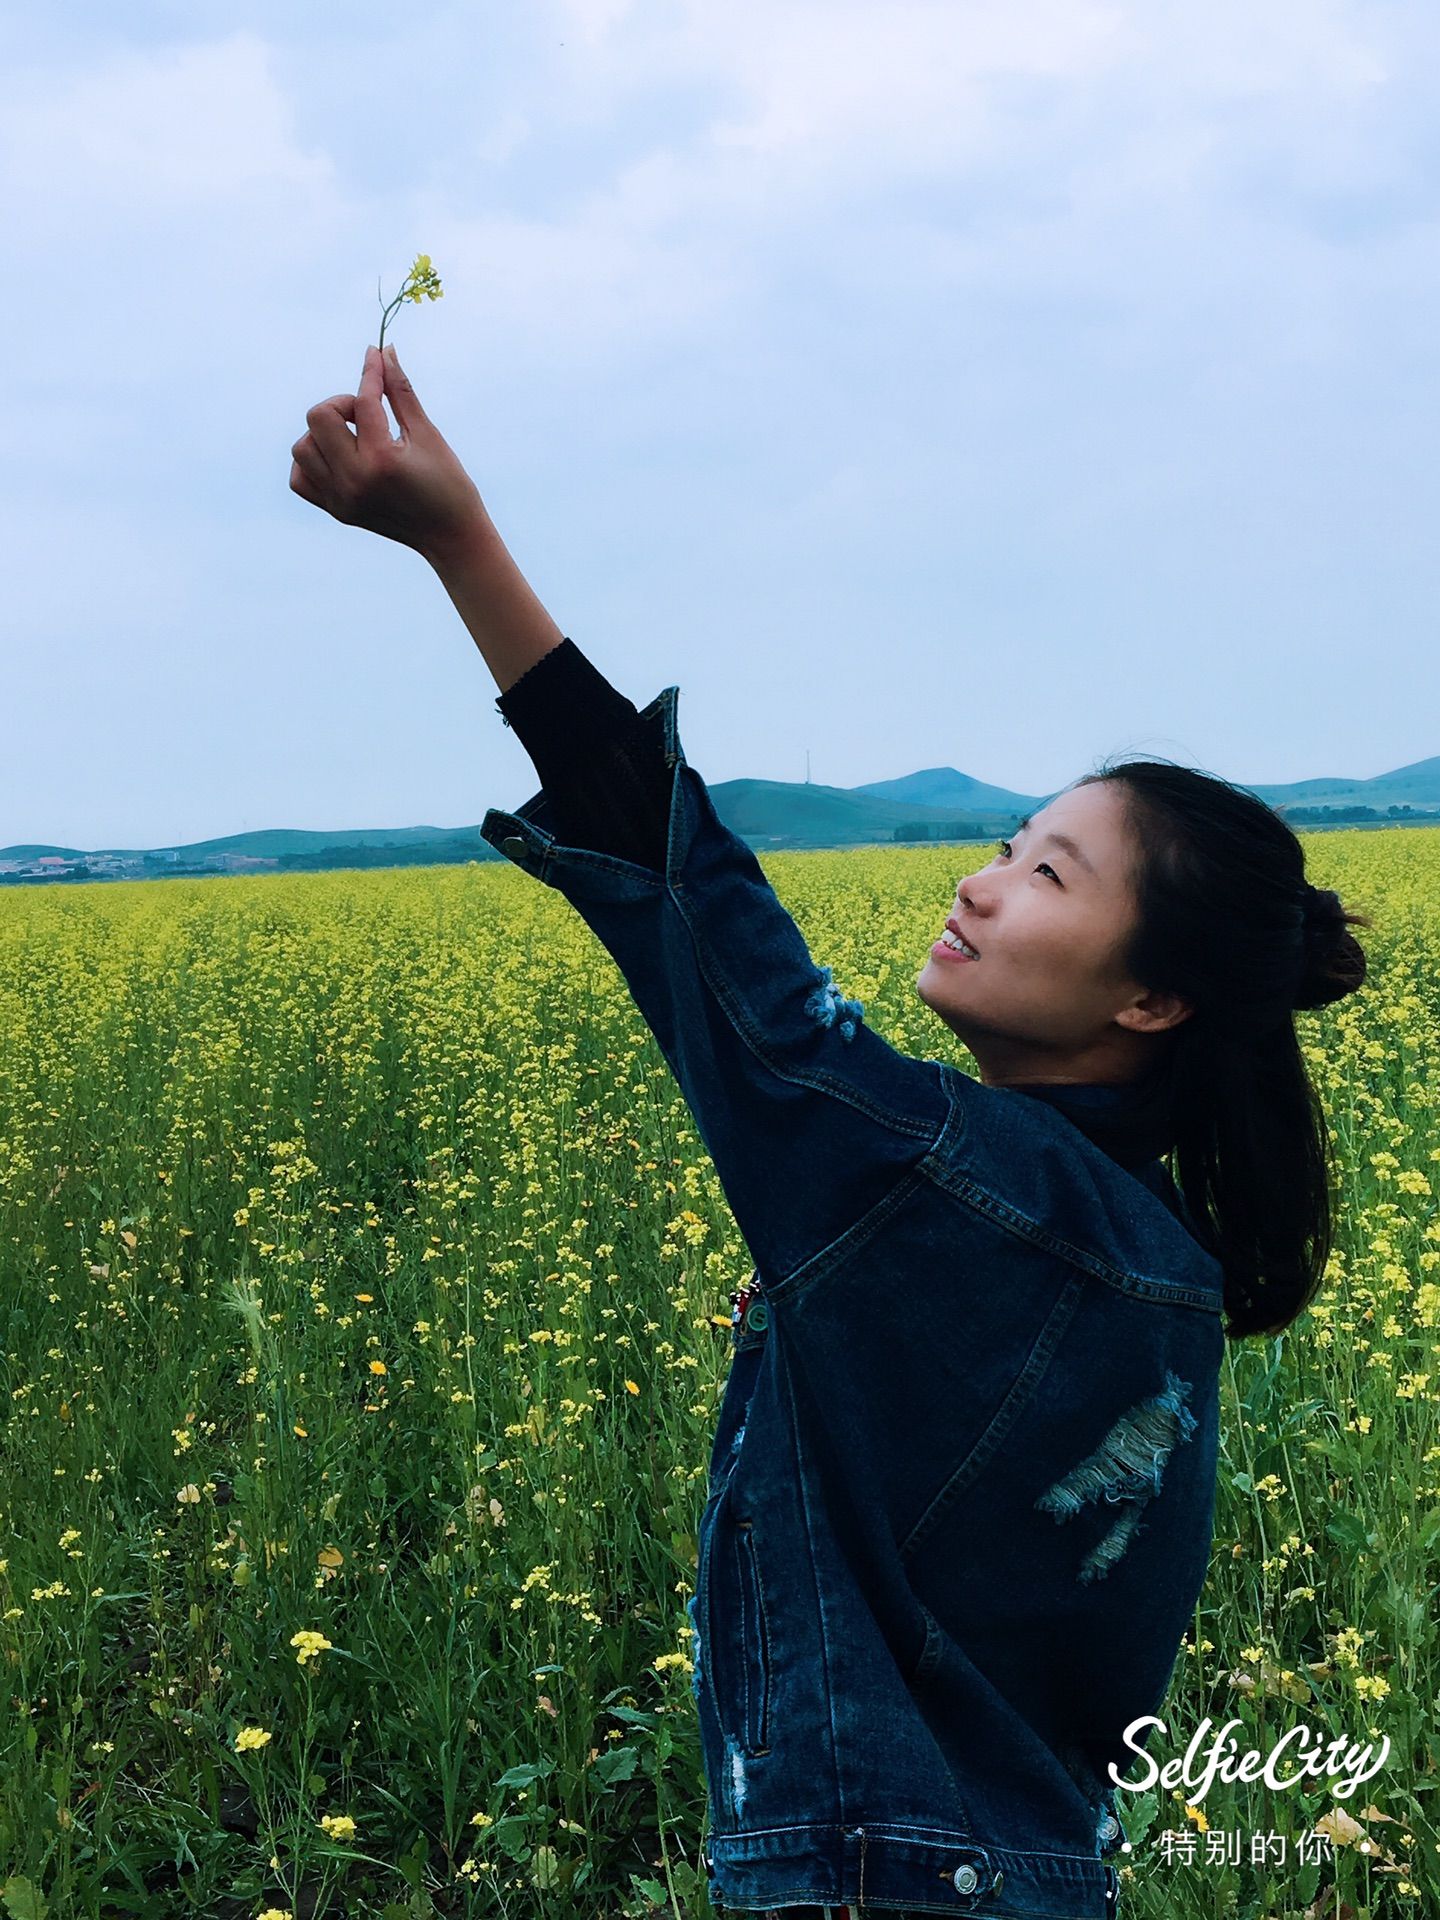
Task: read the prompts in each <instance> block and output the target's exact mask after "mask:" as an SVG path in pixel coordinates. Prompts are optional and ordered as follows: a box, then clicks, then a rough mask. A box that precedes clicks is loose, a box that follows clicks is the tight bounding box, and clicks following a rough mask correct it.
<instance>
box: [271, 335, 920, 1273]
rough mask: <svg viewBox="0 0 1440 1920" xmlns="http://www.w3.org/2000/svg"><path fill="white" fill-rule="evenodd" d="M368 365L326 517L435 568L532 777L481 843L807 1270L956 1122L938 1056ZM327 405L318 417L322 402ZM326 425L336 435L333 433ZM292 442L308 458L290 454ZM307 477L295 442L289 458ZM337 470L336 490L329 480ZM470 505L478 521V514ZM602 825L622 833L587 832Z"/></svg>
mask: <svg viewBox="0 0 1440 1920" xmlns="http://www.w3.org/2000/svg"><path fill="white" fill-rule="evenodd" d="M385 391H386V392H387V393H388V394H390V396H391V399H392V404H393V405H394V407H395V412H396V417H397V419H398V420H399V422H400V425H401V428H402V433H403V438H402V440H401V441H399V442H396V441H392V440H390V438H389V433H388V428H387V427H386V424H385V419H384V414H383V410H382V409H381V406H380V370H379V367H378V364H377V362H376V361H375V360H374V358H373V357H372V358H369V359H367V363H366V370H365V375H364V378H363V379H362V382H361V390H360V393H359V395H358V396H357V397H356V400H355V403H354V407H353V413H354V417H355V420H356V423H357V426H358V428H359V434H358V438H352V437H351V436H350V435H349V434H348V432H347V431H346V429H345V426H344V424H343V421H344V418H346V417H348V415H346V414H345V410H344V405H343V401H344V397H343V396H341V397H340V398H339V400H337V402H335V403H326V408H318V409H312V410H311V416H310V417H311V422H312V428H313V430H314V433H315V437H316V440H317V441H318V442H320V444H321V446H322V447H325V446H326V443H327V442H328V452H329V455H330V458H329V460H328V461H327V462H326V463H325V471H326V473H327V474H328V475H329V476H330V478H329V479H328V480H322V481H318V482H316V483H315V484H316V486H317V488H319V487H324V488H327V489H328V494H327V496H326V497H319V496H318V494H317V496H312V495H311V494H310V493H308V492H305V490H304V488H303V487H302V486H297V485H296V484H295V482H294V480H292V483H291V484H292V486H294V487H295V491H297V492H301V493H303V494H304V497H306V498H311V497H315V500H316V504H317V505H324V506H326V507H327V510H328V511H330V512H332V513H334V514H336V517H337V518H341V519H344V520H346V521H347V523H349V524H354V525H361V526H366V527H368V528H369V529H370V530H371V531H373V532H377V533H381V534H383V535H384V536H385V537H387V538H390V539H398V540H401V541H402V542H403V544H406V545H410V546H413V547H415V548H416V550H417V551H419V552H421V553H422V554H423V555H424V556H425V558H426V559H427V560H429V561H430V563H431V565H432V566H433V567H434V568H435V570H436V572H437V573H438V574H439V576H440V578H441V580H442V582H443V583H444V585H445V587H446V590H447V591H448V592H449V594H450V597H451V599H452V601H453V602H454V604H455V607H456V610H457V611H458V612H459V614H460V616H461V618H462V619H463V620H464V622H465V625H466V626H467V627H468V629H469V630H470V633H471V635H472V637H473V638H474V641H475V644H476V646H477V647H478V648H479V649H480V652H481V655H482V656H483V658H484V659H485V661H486V663H487V664H488V665H489V667H490V669H491V671H492V673H493V674H494V676H495V680H496V682H497V684H498V685H499V687H500V689H501V697H500V699H499V700H497V702H496V705H497V706H498V707H499V708H500V711H501V713H502V715H503V716H504V717H505V718H506V720H507V722H509V721H511V720H512V719H513V721H514V724H515V728H516V731H517V733H519V735H520V737H521V739H522V741H523V742H524V744H525V745H526V747H527V748H528V749H529V750H530V751H531V753H532V756H533V758H534V760H535V764H536V770H537V773H538V774H539V775H540V777H541V781H542V784H541V788H540V791H539V792H537V793H536V794H534V795H533V796H532V798H531V799H529V800H527V801H526V802H525V803H524V804H523V805H522V806H520V807H518V808H516V809H515V810H514V811H513V812H510V811H506V810H504V809H501V808H495V807H492V808H490V809H489V811H488V812H487V813H486V815H485V818H484V821H483V822H482V825H481V829H480V830H481V833H482V835H483V836H484V838H485V839H486V840H487V841H488V842H489V843H490V844H491V845H492V846H494V847H495V848H496V849H497V851H499V852H500V853H503V854H504V855H505V856H506V858H507V859H509V860H512V861H513V862H514V863H515V864H516V865H517V866H519V867H521V868H523V869H524V870H525V871H526V872H528V873H530V874H532V875H533V876H534V877H535V878H536V879H538V880H540V881H541V882H542V883H543V884H545V885H546V886H549V887H553V888H554V889H555V890H556V891H557V892H560V893H562V894H563V895H564V896H565V898H566V899H567V900H569V901H570V903H571V904H572V905H573V906H574V907H575V909H576V911H577V912H578V913H579V914H580V916H581V917H582V918H583V919H584V921H585V922H586V924H587V925H588V926H589V927H590V929H591V931H592V932H593V933H594V934H595V936H596V937H597V939H598V940H599V941H600V943H601V944H602V945H603V946H604V947H605V949H606V950H607V952H608V953H609V954H610V955H611V957H612V959H613V960H614V961H615V963H616V965H617V966H618V967H619V969H620V971H621V974H622V975H623V977H624V979H625V982H626V985H627V986H628V987H629V989H630V993H631V997H632V998H633V1000H634V1002H635V1004H636V1006H637V1007H638V1009H639V1011H640V1013H641V1015H642V1016H643V1018H644V1020H645V1022H646V1024H647V1026H648V1027H649V1028H650V1031H651V1032H652V1034H653V1035H654V1036H655V1039H656V1041H657V1043H658V1044H659V1047H660V1049H661V1052H662V1053H663V1054H664V1056H665V1059H666V1062H667V1064H668V1065H669V1067H670V1069H671V1071H672V1072H673V1073H674V1075H675V1078H676V1080H677V1082H678V1083H679V1086H680V1089H681V1092H682V1093H683V1094H684V1096H685V1099H686V1102H687V1104H688V1106H689V1107H690V1110H691V1112H692V1114H693V1115H694V1117H695V1120H696V1124H697V1126H698V1127H699V1130H700V1135H701V1138H702V1139H703V1140H704V1142H705V1145H706V1147H707V1149H708V1150H709V1152H710V1155H711V1158H712V1160H713V1161H714V1164H715V1169H716V1172H717V1173H718V1175H719V1177H720V1181H721V1184H722V1186H723V1187H724V1190H725V1195H726V1198H727V1199H728V1201H729V1202H730V1206H731V1209H732V1211H733V1213H734V1215H735V1219H736V1222H737V1224H738V1225H739V1227H740V1231H741V1232H742V1234H743V1235H744V1236H745V1238H746V1241H747V1242H748V1244H749V1247H750V1251H751V1254H752V1256H753V1258H754V1260H755V1264H756V1266H757V1268H758V1269H759V1271H760V1274H761V1277H762V1279H763V1280H766V1281H772V1282H773V1281H775V1280H778V1279H782V1278H787V1277H789V1276H791V1275H793V1274H797V1273H799V1272H800V1270H801V1269H802V1268H807V1267H809V1265H810V1263H811V1262H812V1261H814V1260H816V1259H817V1258H818V1257H819V1256H821V1255H823V1254H824V1253H825V1252H826V1250H827V1249H829V1248H831V1247H833V1246H834V1244H835V1243H836V1242H837V1241H838V1240H839V1239H840V1238H841V1237H842V1236H843V1235H845V1234H846V1233H847V1232H848V1231H849V1230H850V1229H851V1228H852V1227H853V1226H855V1225H856V1224H857V1223H858V1222H859V1221H860V1220H861V1218H862V1217H863V1216H864V1215H865V1214H866V1213H868V1212H869V1210H870V1209H871V1208H872V1207H874V1206H875V1205H877V1204H878V1203H879V1201H880V1200H881V1199H883V1198H885V1197H886V1196H887V1195H888V1194H890V1193H891V1192H892V1191H893V1190H894V1189H895V1187H896V1186H897V1185H898V1184H899V1183H901V1182H902V1181H905V1180H907V1179H908V1178H909V1177H910V1176H911V1175H912V1174H913V1172H914V1170H915V1168H916V1167H917V1165H918V1163H919V1162H920V1161H922V1160H923V1159H925V1158H926V1156H927V1155H928V1154H929V1153H930V1152H931V1150H932V1148H933V1147H934V1146H935V1145H936V1143H937V1141H938V1139H939V1137H940V1134H941V1132H942V1130H943V1128H944V1127H945V1125H946V1123H947V1121H948V1119H949V1118H950V1106H949V1100H948V1096H947V1094H946V1091H945V1086H944V1081H943V1075H942V1071H941V1068H940V1065H939V1063H938V1062H937V1061H934V1060H927V1061H922V1060H917V1059H915V1058H913V1057H912V1056H911V1055H909V1054H905V1053H901V1052H899V1051H897V1049H895V1048H894V1047H892V1046H890V1045H889V1043H888V1042H887V1041H885V1040H883V1039H882V1038H881V1037H880V1036H879V1035H878V1034H876V1033H875V1032H873V1031H872V1030H871V1028H870V1027H869V1025H868V1024H867V1023H866V1021H865V1019H864V1007H863V1005H862V1003H861V1002H860V1001H858V1000H853V999H851V998H849V997H848V996H847V995H845V994H844V993H843V992H842V991H841V990H840V988H839V987H838V986H837V985H835V984H834V983H833V981H832V977H831V969H830V968H829V967H819V966H817V965H816V963H815V961H814V959H813V958H812V957H811V954H810V952H809V949H808V947H807V946H806V943H805V941H804V939H803V937H802V935H801V933H800V930H799V928H798V927H797V926H796V924H795V921H794V920H793V919H792V917H791V916H790V914H789V913H788V912H787V911H786V910H785V908H784V906H783V905H782V903H781V902H780V900H779V898H778V897H777V895H776V893H775V890H774V888H773V887H772V886H771V885H770V882H769V881H768V879H767V878H766V876H765V874H764V872H763V871H762V869H761V867H760V863H759V861H758V860H757V859H756V857H755V855H754V853H753V852H752V851H751V849H750V848H749V847H748V846H747V845H746V844H745V842H744V841H743V840H741V839H740V838H739V836H738V835H736V834H734V833H732V832H731V831H730V830H729V829H728V828H727V827H726V826H725V825H724V823H723V822H722V821H721V820H720V818H719V816H718V814H717V813H716V811H715V807H714V803H713V801H712V799H711V796H710V793H709V790H708V788H707V787H706V784H705V782H704V780H703V779H702V778H701V776H700V775H699V774H698V773H697V772H696V771H695V770H694V768H692V767H691V766H689V765H688V764H687V762H686V760H685V755H684V752H683V750H682V748H681V745H680V739H679V733H678V730H677V725H676V698H677V696H678V693H679V689H678V688H677V687H667V688H665V689H664V691H663V692H662V693H660V694H659V695H657V696H656V698H655V699H653V700H652V701H650V703H649V704H648V705H647V706H646V707H645V708H644V709H643V711H640V712H638V713H637V711H636V710H635V708H634V707H633V706H632V705H631V703H630V702H629V701H628V700H626V699H625V698H624V696H623V695H621V694H619V693H618V692H617V691H616V690H615V689H614V688H613V687H611V686H610V684H609V682H608V681H606V680H605V679H604V677H603V676H602V675H601V674H600V673H599V672H598V671H597V670H596V669H595V668H594V667H593V666H592V665H591V664H590V663H589V662H588V661H587V660H586V659H585V657H584V656H583V654H581V653H580V650H579V649H578V648H577V647H576V646H575V644H574V642H573V641H570V640H568V639H567V638H566V636H564V635H562V634H561V633H560V632H559V629H558V628H557V627H556V626H555V624H554V622H553V621H552V620H551V619H550V616H549V615H548V614H547V613H546V612H545V609H544V608H543V607H542V606H541V604H540V602H539V600H538V599H537V598H536V596H535V595H534V593H533V592H532V591H531V589H530V587H529V585H528V584H527V583H526V581H525V580H524V578H523V576H522V575H521V573H520V571H519V569H518V568H517V567H516V565H515V563H514V561H513V560H512V559H511V557H510V555H509V553H508V551H507V550H506V548H505V545H504V542H503V541H502V540H501V539H500V537H499V535H498V534H497V533H496V532H495V530H494V528H493V526H491V524H490V521H489V516H488V514H486V513H485V512H484V508H483V506H482V505H481V504H480V501H479V495H478V494H477V493H475V492H474V489H473V486H472V485H471V483H470V481H469V477H468V475H466V474H465V472H464V469H463V468H462V467H460V465H459V462H458V461H456V460H455V457H454V455H453V454H452V453H451V452H450V450H449V448H448V447H447V446H446V445H445V443H444V441H443V440H441V439H440V437H439V435H438V434H436V433H435V430H434V428H433V427H431V426H430V424H429V422H428V420H426V418H425V416H424V414H423V412H422V411H421V410H420V408H419V404H418V402H417V401H416V400H415V398H414V395H413V392H412V390H411V389H410V388H409V386H408V383H406V384H404V385H396V384H395V376H394V375H393V373H392V371H391V369H389V368H388V367H387V369H386V373H385ZM327 409H328V412H327ZM337 435H338V439H337V438H336V436H337ZM302 452H303V453H304V455H305V459H304V460H302V457H301V456H302ZM295 457H296V463H297V469H298V470H299V471H300V473H301V475H302V476H305V477H308V476H309V475H310V473H311V466H310V465H309V464H307V462H308V461H309V459H310V454H309V450H308V449H306V448H305V446H304V443H303V442H302V443H301V444H300V446H298V447H297V449H296V450H295ZM337 475H338V476H339V477H338V478H337V477H336V476H337ZM482 516H483V517H482ZM600 817H604V818H608V819H609V820H610V821H611V823H612V828H613V830H614V831H615V832H617V833H619V834H621V835H623V836H628V838H621V839H620V840H618V841H617V840H614V839H608V838H606V837H605V836H606V834H607V832H609V831H610V830H611V829H608V828H605V827H597V825H596V821H597V818H600Z"/></svg>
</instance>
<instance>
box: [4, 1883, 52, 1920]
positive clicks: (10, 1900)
mask: <svg viewBox="0 0 1440 1920" xmlns="http://www.w3.org/2000/svg"><path fill="white" fill-rule="evenodd" d="M0 1900H3V1901H4V1903H5V1911H6V1913H8V1914H9V1915H10V1920H45V1916H46V1914H47V1913H49V1911H50V1909H49V1907H47V1906H46V1904H45V1896H44V1894H43V1893H41V1891H40V1889H39V1888H38V1887H37V1886H35V1885H34V1884H33V1883H32V1882H31V1881H29V1880H27V1879H26V1878H25V1876H24V1874H23V1873H17V1874H16V1875H15V1876H14V1877H13V1878H12V1879H10V1880H7V1881H6V1882H5V1885H4V1886H3V1887H0Z"/></svg>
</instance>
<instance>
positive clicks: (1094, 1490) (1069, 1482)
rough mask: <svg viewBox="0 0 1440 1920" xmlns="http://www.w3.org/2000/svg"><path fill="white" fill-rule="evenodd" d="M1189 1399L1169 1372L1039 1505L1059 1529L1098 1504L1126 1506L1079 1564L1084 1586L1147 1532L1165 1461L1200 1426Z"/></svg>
mask: <svg viewBox="0 0 1440 1920" xmlns="http://www.w3.org/2000/svg"><path fill="white" fill-rule="evenodd" d="M1189 1397H1190V1382H1189V1381H1188V1380H1182V1379H1181V1378H1180V1376H1179V1375H1178V1374H1176V1373H1172V1372H1171V1371H1170V1370H1169V1369H1168V1368H1167V1369H1166V1373H1165V1385H1164V1388H1163V1389H1162V1391H1161V1392H1159V1393H1157V1394H1156V1395H1155V1396H1154V1397H1153V1398H1152V1399H1149V1400H1145V1401H1142V1402H1141V1404H1140V1405H1139V1406H1138V1407H1132V1408H1131V1410H1130V1411H1129V1413H1126V1414H1123V1415H1122V1416H1121V1418H1120V1419H1118V1420H1117V1421H1116V1422H1115V1424H1114V1426H1113V1427H1111V1429H1110V1431H1109V1432H1108V1433H1107V1434H1106V1435H1105V1438H1104V1439H1103V1440H1102V1441H1101V1442H1100V1444H1099V1446H1098V1447H1096V1449H1095V1450H1094V1452H1093V1453H1089V1454H1087V1455H1086V1456H1085V1458H1084V1459H1083V1460H1082V1461H1080V1462H1079V1464H1078V1465H1076V1466H1074V1467H1072V1468H1071V1469H1070V1471H1069V1473H1067V1474H1066V1475H1065V1476H1064V1478H1063V1479H1061V1480H1057V1481H1056V1483H1055V1485H1054V1486H1053V1487H1050V1488H1048V1489H1047V1491H1046V1492H1044V1493H1042V1494H1041V1496H1040V1498H1039V1499H1038V1500H1037V1501H1036V1502H1035V1505H1036V1507H1037V1508H1038V1509H1039V1511H1040V1512H1042V1513H1053V1514H1054V1516H1055V1520H1056V1524H1057V1525H1063V1524H1064V1522H1065V1521H1067V1520H1073V1519H1074V1517H1075V1515H1076V1514H1077V1513H1079V1512H1080V1511H1081V1510H1082V1509H1083V1508H1085V1507H1087V1506H1093V1505H1094V1504H1095V1503H1096V1502H1097V1501H1100V1500H1104V1501H1107V1502H1108V1503H1109V1504H1110V1505H1111V1506H1119V1505H1121V1504H1122V1503H1123V1506H1124V1511H1123V1512H1121V1513H1120V1514H1118V1515H1117V1516H1116V1519H1115V1524H1114V1526H1113V1527H1111V1529H1110V1531H1109V1532H1108V1533H1107V1534H1106V1535H1105V1537H1104V1538H1103V1539H1102V1540H1101V1541H1100V1542H1099V1543H1098V1545H1096V1546H1095V1547H1093V1548H1092V1549H1091V1551H1090V1552H1089V1553H1088V1554H1086V1556H1085V1559H1084V1560H1083V1562H1082V1563H1081V1567H1080V1575H1079V1578H1080V1584H1081V1585H1082V1586H1088V1585H1089V1584H1090V1582H1091V1581H1092V1580H1103V1579H1104V1578H1105V1576H1106V1574H1107V1573H1109V1571H1110V1569H1111V1568H1112V1567H1113V1566H1115V1565H1116V1563H1117V1562H1118V1561H1120V1560H1121V1559H1123V1558H1124V1555H1125V1550H1126V1548H1127V1547H1128V1546H1129V1545H1130V1542H1131V1541H1132V1540H1133V1539H1134V1537H1135V1535H1136V1534H1137V1533H1140V1532H1143V1530H1144V1529H1143V1526H1142V1522H1141V1517H1140V1516H1141V1515H1142V1514H1143V1513H1144V1511H1145V1509H1146V1507H1147V1506H1148V1505H1149V1504H1150V1502H1151V1501H1152V1500H1153V1499H1154V1498H1155V1496H1156V1494H1157V1493H1159V1491H1160V1482H1161V1479H1162V1477H1163V1475H1164V1472H1165V1463H1166V1461H1167V1460H1168V1459H1169V1458H1170V1454H1171V1452H1172V1451H1173V1449H1174V1448H1175V1447H1176V1446H1178V1445H1183V1444H1184V1442H1185V1441H1187V1440H1188V1439H1189V1438H1190V1436H1191V1435H1192V1434H1193V1433H1194V1432H1195V1429H1196V1426H1197V1424H1198V1422H1197V1421H1196V1419H1195V1416H1194V1414H1193V1413H1191V1411H1190V1409H1189V1407H1188V1406H1187V1405H1186V1404H1185V1403H1186V1401H1187V1400H1188V1399H1189Z"/></svg>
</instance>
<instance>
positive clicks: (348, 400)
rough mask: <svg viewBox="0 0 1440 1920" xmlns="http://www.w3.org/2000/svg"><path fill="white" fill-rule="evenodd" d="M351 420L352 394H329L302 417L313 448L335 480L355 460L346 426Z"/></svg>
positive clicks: (352, 439)
mask: <svg viewBox="0 0 1440 1920" xmlns="http://www.w3.org/2000/svg"><path fill="white" fill-rule="evenodd" d="M354 418H355V396H354V394H353V393H336V394H332V395H331V397H330V398H329V399H328V400H320V401H317V402H316V404H315V405H314V406H313V407H311V409H310V411H309V412H308V413H307V414H306V416H305V424H306V426H308V427H309V429H310V433H311V436H312V438H313V439H314V442H315V445H316V446H317V447H318V448H319V449H320V451H321V453H322V454H323V455H324V456H325V464H326V465H327V466H328V467H329V469H330V471H331V472H332V473H333V474H335V475H336V477H337V478H338V477H339V476H340V475H342V474H346V473H348V472H349V471H350V467H351V464H352V462H353V461H354V459H355V450H356V447H355V436H354V434H353V433H351V431H350V429H349V427H348V426H347V425H346V422H347V421H350V420H353V419H354Z"/></svg>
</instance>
